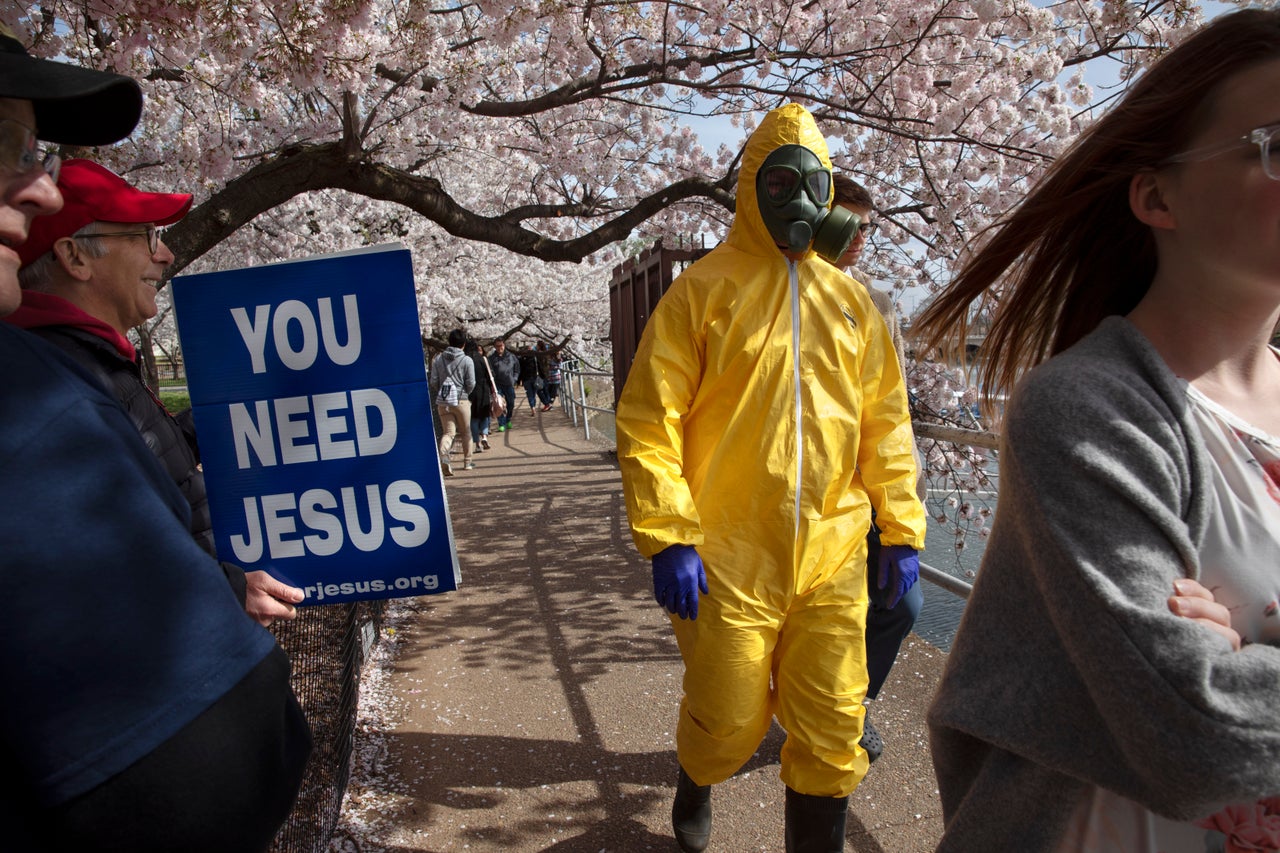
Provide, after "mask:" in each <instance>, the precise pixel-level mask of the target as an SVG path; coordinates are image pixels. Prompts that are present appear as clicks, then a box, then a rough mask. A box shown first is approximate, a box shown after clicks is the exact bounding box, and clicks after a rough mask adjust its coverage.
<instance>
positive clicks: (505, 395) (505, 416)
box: [498, 385, 516, 429]
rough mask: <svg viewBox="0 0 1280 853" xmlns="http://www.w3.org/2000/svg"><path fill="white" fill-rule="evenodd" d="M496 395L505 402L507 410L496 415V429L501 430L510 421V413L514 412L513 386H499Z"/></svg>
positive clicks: (514, 390) (514, 393) (514, 397)
mask: <svg viewBox="0 0 1280 853" xmlns="http://www.w3.org/2000/svg"><path fill="white" fill-rule="evenodd" d="M498 393H499V394H501V395H502V399H504V400H506V401H507V410H506V411H505V412H503V413H502V414H501V415H498V429H502V428H503V427H504V426H506V425H507V423H508V422H510V420H511V413H512V412H514V411H515V410H516V388H515V386H514V385H499V386H498Z"/></svg>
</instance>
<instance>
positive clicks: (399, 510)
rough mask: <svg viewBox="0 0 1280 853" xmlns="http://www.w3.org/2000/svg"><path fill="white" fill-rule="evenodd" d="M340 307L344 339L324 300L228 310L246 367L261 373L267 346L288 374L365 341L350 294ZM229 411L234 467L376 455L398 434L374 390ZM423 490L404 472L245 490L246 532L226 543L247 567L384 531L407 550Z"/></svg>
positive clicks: (360, 542) (379, 539) (344, 358)
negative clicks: (262, 491) (388, 477)
mask: <svg viewBox="0 0 1280 853" xmlns="http://www.w3.org/2000/svg"><path fill="white" fill-rule="evenodd" d="M342 309H343V315H344V317H343V319H344V322H343V324H342V325H343V326H344V327H345V331H346V340H340V339H339V334H338V330H337V328H336V324H335V318H334V310H333V304H332V300H331V299H330V298H328V297H322V298H320V299H317V300H316V305H315V310H314V311H313V310H312V307H311V306H309V305H307V304H306V303H304V302H301V301H299V300H296V299H291V300H286V301H284V302H281V303H280V304H279V305H278V306H275V310H274V311H272V306H270V305H258V306H256V307H255V308H254V310H253V316H252V317H250V316H249V311H248V310H247V309H245V308H232V309H230V310H231V315H232V317H233V319H234V320H235V324H236V328H237V329H238V330H239V332H240V338H241V340H242V341H243V342H244V345H245V347H246V348H247V350H248V353H249V357H250V360H251V364H252V368H253V372H254V373H265V372H266V371H267V369H268V368H267V353H268V348H272V349H273V350H274V352H275V354H276V355H277V356H278V357H279V361H280V363H281V364H283V366H284V367H285V368H286V369H287V370H291V371H297V372H303V371H307V370H309V369H311V368H312V367H313V366H314V365H316V363H317V360H318V359H322V358H323V359H328V360H329V361H330V362H331V363H332V364H334V365H338V366H346V365H351V364H354V363H355V362H356V361H357V360H358V359H359V358H360V351H361V342H362V339H363V336H362V334H361V330H360V312H359V307H358V305H357V301H356V296H355V295H354V294H347V295H345V296H343V297H342ZM291 329H292V334H291ZM227 414H228V416H229V418H230V423H231V434H232V440H233V443H234V447H235V460H236V466H237V467H238V468H239V469H240V470H241V471H245V470H249V469H251V468H274V467H276V466H285V465H308V464H312V463H317V462H327V461H330V460H337V459H357V458H367V457H374V456H381V455H384V454H387V453H390V452H391V451H393V450H394V449H395V446H396V439H397V437H398V435H399V422H398V420H397V417H396V409H395V406H394V405H393V403H392V400H391V397H390V396H389V395H388V394H387V393H386V392H385V391H384V390H382V389H381V388H356V389H349V390H343V391H334V392H329V393H322V394H311V395H304V396H295V397H278V398H275V399H269V400H253V401H250V402H248V403H245V402H236V403H231V404H230V405H229V407H228V413H227ZM348 470H349V469H348ZM424 497H425V493H424V492H423V489H422V487H421V486H420V485H419V484H418V483H417V482H415V481H413V480H404V479H401V480H395V481H393V482H391V483H389V484H386V485H382V484H379V483H365V484H358V485H333V486H328V487H319V488H308V489H305V490H303V491H301V492H300V493H299V492H284V493H279V494H267V495H260V496H249V497H245V498H244V499H243V501H244V514H245V531H246V532H245V533H244V534H235V535H232V536H231V537H230V540H231V546H232V549H233V551H234V552H235V556H236V558H237V559H238V560H239V561H240V562H242V563H245V564H253V563H256V562H258V561H259V560H260V559H262V557H263V555H264V553H265V554H268V555H269V556H270V557H271V558H272V559H273V560H275V559H282V558H287V557H301V556H304V555H306V554H312V555H315V556H320V557H324V556H331V555H333V554H336V553H338V551H340V550H341V549H342V547H343V546H344V545H345V544H346V543H347V542H350V543H351V544H352V545H354V546H355V547H356V548H358V549H360V550H361V551H376V550H378V549H379V548H381V547H383V544H384V543H385V542H386V541H387V537H390V541H391V542H393V543H394V544H395V545H398V546H399V547H401V548H414V547H417V546H419V545H421V544H423V543H424V542H426V541H427V538H428V536H429V535H430V521H429V517H428V514H427V510H426V508H425V507H424V506H423V505H422V502H423V500H424Z"/></svg>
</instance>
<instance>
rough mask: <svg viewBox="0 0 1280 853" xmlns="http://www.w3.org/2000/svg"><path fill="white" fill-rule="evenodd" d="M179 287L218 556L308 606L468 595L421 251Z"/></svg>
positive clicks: (269, 269)
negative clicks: (425, 333) (436, 400)
mask: <svg viewBox="0 0 1280 853" xmlns="http://www.w3.org/2000/svg"><path fill="white" fill-rule="evenodd" d="M171 286H172V288H173V305H174V311H175V313H176V315H177V320H178V331H179V336H180V338H181V340H182V352H183V357H184V359H185V362H186V366H187V387H188V390H189V392H190V394H191V406H192V410H193V413H194V415H195V423H196V434H197V436H198V440H199V445H200V456H201V462H202V465H203V468H204V476H205V485H206V486H207V488H208V492H209V508H210V513H211V515H212V520H213V532H214V539H215V541H216V543H217V548H218V556H219V558H220V559H223V560H227V561H229V562H232V563H236V564H237V565H240V566H242V567H243V568H244V569H245V571H255V570H258V569H265V570H266V571H268V572H270V573H271V574H272V575H273V576H274V577H277V578H279V579H280V580H282V581H285V582H286V583H289V584H292V585H294V586H297V587H301V588H302V589H304V590H305V591H306V593H307V598H306V601H305V602H304V604H336V603H339V602H343V601H355V600H360V599H372V598H395V597H401V596H412V595H424V594H427V593H436V592H444V591H447V590H452V589H456V588H457V585H458V580H459V572H458V561H457V555H456V552H455V549H454V544H453V530H452V528H451V526H450V521H449V512H448V505H447V503H446V501H445V494H444V487H443V485H442V483H441V480H440V465H439V461H438V457H437V455H436V443H435V435H434V429H433V427H432V422H431V394H430V391H429V390H428V388H427V379H426V368H425V366H424V364H423V357H422V337H421V332H420V330H419V326H418V303H417V296H416V294H415V292H414V286H413V266H412V262H411V259H410V256H409V251H408V250H407V249H404V248H402V247H400V246H398V245H391V246H377V247H373V248H372V249H366V250H360V251H357V252H349V253H341V254H336V255H323V256H318V257H314V258H308V259H306V260H301V261H288V262H284V263H278V264H268V265H265V266H260V267H251V268H248V269H238V270H226V271H221V272H212V273H200V274H195V275H184V276H178V277H176V278H174V279H173V282H172V285H171Z"/></svg>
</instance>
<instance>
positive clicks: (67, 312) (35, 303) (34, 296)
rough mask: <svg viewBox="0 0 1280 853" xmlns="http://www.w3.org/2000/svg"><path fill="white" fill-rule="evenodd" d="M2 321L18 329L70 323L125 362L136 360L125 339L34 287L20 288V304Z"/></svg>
mask: <svg viewBox="0 0 1280 853" xmlns="http://www.w3.org/2000/svg"><path fill="white" fill-rule="evenodd" d="M4 320H5V322H7V323H12V324H13V325H15V326H17V327H18V328H20V329H38V328H41V327H42V326H70V327H72V328H73V329H80V330H82V331H85V332H88V333H90V334H92V335H96V336H97V337H99V338H102V339H103V340H104V341H106V342H107V343H109V344H111V345H112V346H113V347H115V348H116V352H118V353H120V355H122V356H124V357H125V358H127V359H129V361H136V360H137V351H136V350H134V348H133V344H131V343H129V339H128V338H126V337H125V336H124V335H122V334H120V333H119V332H117V331H116V330H115V329H113V328H112V327H111V326H110V325H108V324H107V323H104V322H103V321H102V320H99V319H98V318H97V317H95V316H93V315H92V314H89V313H87V312H85V311H82V310H81V309H80V308H78V307H77V306H76V305H75V304H73V303H71V302H68V301H67V300H65V299H63V298H62V297H61V296H54V295H52V294H49V293H42V292H40V291H38V290H24V291H22V305H21V306H20V307H19V308H18V310H17V311H14V312H13V313H12V314H10V315H9V316H8V317H5V318H4Z"/></svg>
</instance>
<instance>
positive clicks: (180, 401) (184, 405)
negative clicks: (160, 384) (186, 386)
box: [159, 390, 191, 415]
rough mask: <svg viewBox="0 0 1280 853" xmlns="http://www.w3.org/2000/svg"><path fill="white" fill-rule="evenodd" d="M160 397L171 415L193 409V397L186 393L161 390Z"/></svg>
mask: <svg viewBox="0 0 1280 853" xmlns="http://www.w3.org/2000/svg"><path fill="white" fill-rule="evenodd" d="M159 396H160V402H161V403H164V407H165V408H166V409H167V410H168V411H169V414H171V415H176V414H178V413H179V412H184V411H186V410H187V409H189V408H191V395H190V394H188V393H187V392H186V391H164V390H161V392H160V394H159Z"/></svg>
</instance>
